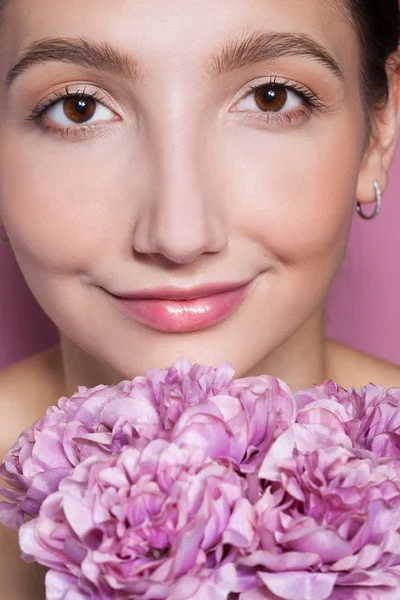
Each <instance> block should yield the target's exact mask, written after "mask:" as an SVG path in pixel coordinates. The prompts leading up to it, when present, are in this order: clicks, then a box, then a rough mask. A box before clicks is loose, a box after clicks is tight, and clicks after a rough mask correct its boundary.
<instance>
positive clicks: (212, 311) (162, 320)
mask: <svg viewBox="0 0 400 600" xmlns="http://www.w3.org/2000/svg"><path fill="white" fill-rule="evenodd" d="M252 281H254V280H251V281H249V282H247V283H245V284H239V285H238V284H236V286H235V287H232V285H230V286H227V285H212V286H202V287H201V288H191V289H190V290H189V289H187V290H182V289H181V290H177V289H176V288H174V289H173V288H164V289H163V290H160V289H158V290H148V291H143V292H135V293H134V294H124V295H112V297H113V300H114V302H116V304H117V306H118V308H119V309H120V310H121V311H122V312H123V313H124V314H125V315H126V316H128V317H130V318H131V319H133V320H135V321H137V322H139V323H142V324H144V325H147V326H148V327H150V328H152V329H154V330H156V331H161V332H168V333H183V332H193V331H200V330H202V329H207V328H209V327H213V326H215V325H217V324H219V323H221V322H223V321H225V320H226V319H228V318H229V317H230V316H231V315H232V314H233V313H235V312H236V311H237V310H238V308H239V307H240V306H241V305H242V304H243V302H244V300H245V298H246V296H247V292H248V289H249V287H250V285H251V283H252Z"/></svg>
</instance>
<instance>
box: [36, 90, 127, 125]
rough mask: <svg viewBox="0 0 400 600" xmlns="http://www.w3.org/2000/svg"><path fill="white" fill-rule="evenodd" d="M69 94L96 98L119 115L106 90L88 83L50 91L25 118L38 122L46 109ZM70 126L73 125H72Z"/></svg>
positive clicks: (69, 95)
mask: <svg viewBox="0 0 400 600" xmlns="http://www.w3.org/2000/svg"><path fill="white" fill-rule="evenodd" d="M82 85H83V87H82ZM88 88H89V89H88ZM71 96H72V97H74V96H82V97H88V98H93V100H96V102H98V103H99V104H102V105H103V106H105V107H106V108H108V109H109V110H111V111H112V112H113V113H114V114H115V115H116V116H118V117H120V115H119V111H118V110H117V107H116V106H115V103H114V102H113V101H112V99H111V97H110V96H109V95H108V94H107V93H106V92H104V91H103V90H100V89H99V88H97V87H95V86H93V85H90V84H75V85H66V86H64V87H63V88H60V89H58V90H55V91H53V92H51V93H50V94H49V95H48V96H47V97H46V98H44V99H43V100H41V101H40V102H39V104H37V105H36V107H35V108H33V109H32V110H31V112H30V114H29V116H28V117H27V120H28V121H33V122H38V121H39V120H40V119H41V118H42V116H43V115H44V113H45V112H46V110H49V109H50V108H52V107H53V106H55V105H56V104H57V103H58V102H62V101H63V100H65V99H66V98H68V97H71ZM71 126H72V127H74V126H73V125H71ZM75 127H79V125H76V126H75Z"/></svg>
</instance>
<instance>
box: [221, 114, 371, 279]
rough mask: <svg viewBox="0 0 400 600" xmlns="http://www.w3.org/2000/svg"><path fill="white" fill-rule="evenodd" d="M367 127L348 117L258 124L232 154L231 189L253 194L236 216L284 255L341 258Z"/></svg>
mask: <svg viewBox="0 0 400 600" xmlns="http://www.w3.org/2000/svg"><path fill="white" fill-rule="evenodd" d="M361 131H362V126H361V124H353V125H352V122H351V120H350V118H348V119H344V118H343V119H341V120H339V122H338V121H336V122H333V123H332V124H329V125H327V126H325V127H319V128H318V126H317V125H315V126H313V127H312V126H311V124H309V125H307V126H306V127H305V128H304V129H301V128H300V129H298V131H296V132H286V133H284V134H271V133H266V134H264V135H263V134H257V135H255V134H254V132H253V133H252V134H251V135H248V137H247V139H246V137H245V138H244V143H243V144H242V145H241V150H240V152H239V154H238V153H235V155H233V156H232V157H231V160H232V162H234V163H235V165H234V166H232V165H229V169H230V172H231V174H232V175H231V184H230V185H231V186H232V188H231V189H232V190H239V191H236V192H235V193H236V196H237V195H238V194H240V196H241V197H242V198H243V199H244V198H245V199H246V201H245V202H244V201H242V202H241V203H240V204H239V203H238V206H240V208H239V210H238V212H237V213H236V215H235V220H236V222H237V223H238V224H241V225H240V227H241V229H242V231H243V232H244V234H245V235H246V236H247V237H251V238H252V239H254V240H257V242H258V243H259V244H260V245H261V246H262V247H263V248H264V249H265V251H266V253H267V255H268V256H270V257H272V258H273V259H275V260H277V261H278V263H282V264H286V265H288V266H295V267H296V268H301V267H302V266H304V267H306V266H307V265H308V266H310V265H315V266H319V268H320V267H321V266H322V263H321V261H326V263H327V264H331V269H330V270H331V271H332V268H333V269H335V268H337V267H338V266H339V264H338V263H340V262H341V260H342V259H343V255H344V252H345V249H346V246H347V242H348V236H349V232H350V228H351V222H352V218H353V214H354V210H355V204H356V200H355V193H356V188H357V180H358V174H359V169H360V162H361V152H362V136H361V133H360V132H361ZM343 140H346V144H343ZM242 141H243V140H242Z"/></svg>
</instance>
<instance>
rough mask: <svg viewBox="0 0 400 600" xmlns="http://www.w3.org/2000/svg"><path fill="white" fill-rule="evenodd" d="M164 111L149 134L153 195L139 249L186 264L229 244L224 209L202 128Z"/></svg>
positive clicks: (189, 119)
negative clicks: (214, 191) (216, 195)
mask: <svg viewBox="0 0 400 600" xmlns="http://www.w3.org/2000/svg"><path fill="white" fill-rule="evenodd" d="M171 114H172V111H168V110H167V111H165V112H164V113H163V115H162V118H161V120H162V122H160V119H157V123H154V124H153V129H152V133H151V136H150V138H151V143H150V153H151V162H152V164H153V169H154V171H153V175H154V178H153V185H152V186H151V189H152V195H151V201H150V204H149V205H148V207H149V209H148V212H147V225H145V224H144V223H143V224H142V227H141V228H138V229H137V239H136V244H137V249H138V250H140V251H142V252H143V251H144V252H147V253H159V254H163V255H165V256H166V257H167V258H168V259H170V260H172V261H174V262H178V263H185V262H190V261H192V260H194V259H195V258H196V257H197V256H199V255H200V254H202V253H205V252H218V251H221V250H222V249H223V248H225V246H226V245H227V239H226V231H225V228H224V223H223V215H222V205H221V203H219V202H218V198H214V197H212V192H211V189H212V185H211V181H210V177H212V174H211V172H210V165H209V163H210V156H209V155H207V152H206V146H207V140H206V136H205V132H204V129H202V128H201V124H200V123H197V124H196V123H195V122H194V120H193V118H189V117H187V116H186V115H185V114H184V112H183V111H181V112H180V114H175V115H174V116H173V117H172V116H171Z"/></svg>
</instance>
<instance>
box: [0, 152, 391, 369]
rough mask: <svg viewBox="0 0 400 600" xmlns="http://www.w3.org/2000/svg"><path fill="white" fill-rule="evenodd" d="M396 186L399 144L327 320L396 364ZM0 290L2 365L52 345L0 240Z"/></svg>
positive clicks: (337, 333) (357, 222)
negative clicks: (375, 212) (378, 206)
mask: <svg viewBox="0 0 400 600" xmlns="http://www.w3.org/2000/svg"><path fill="white" fill-rule="evenodd" d="M371 184H372V182H371ZM399 189H400V148H399V151H398V152H397V156H396V158H395V161H394V164H393V166H392V169H391V174H390V182H389V189H388V191H387V192H386V194H385V195H384V199H383V200H384V202H383V207H382V212H381V214H380V216H379V217H378V219H376V220H373V221H363V220H362V219H360V218H359V217H358V216H357V215H355V218H354V223H353V229H352V233H351V239H350V244H349V249H348V253H347V258H346V260H345V262H344V263H343V267H342V269H341V271H340V273H339V276H338V279H337V281H336V283H335V285H334V287H333V289H332V292H331V295H330V298H329V302H328V311H327V321H326V332H327V334H328V335H329V336H331V337H333V338H334V339H337V340H339V341H342V342H345V343H346V344H350V345H352V346H354V347H356V348H359V349H361V350H364V351H365V352H368V353H369V354H373V355H375V356H379V357H381V358H385V359H387V360H390V361H392V362H394V363H396V364H398V365H400V344H399V340H400V318H399V298H400V235H399V224H400V198H398V195H399V194H398V190H399ZM368 209H371V207H367V209H366V211H367V210H368ZM0 290H1V293H0V368H2V367H6V366H8V365H10V364H12V363H13V362H16V361H18V360H21V359H23V358H25V357H27V356H29V355H32V354H34V353H36V352H39V351H41V350H43V349H44V348H47V347H49V346H51V345H53V344H54V343H56V341H57V336H56V332H55V330H54V327H53V326H52V325H51V323H50V322H49V320H48V319H47V317H46V316H45V315H44V314H43V312H42V311H41V309H40V308H39V306H38V305H37V303H36V302H35V300H34V299H33V297H32V295H31V294H30V292H29V290H28V288H27V286H26V284H25V282H24V280H23V278H22V275H21V273H20V271H19V269H18V266H17V264H16V262H15V259H14V256H13V253H12V251H11V249H10V248H9V247H8V246H7V245H6V244H0Z"/></svg>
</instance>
